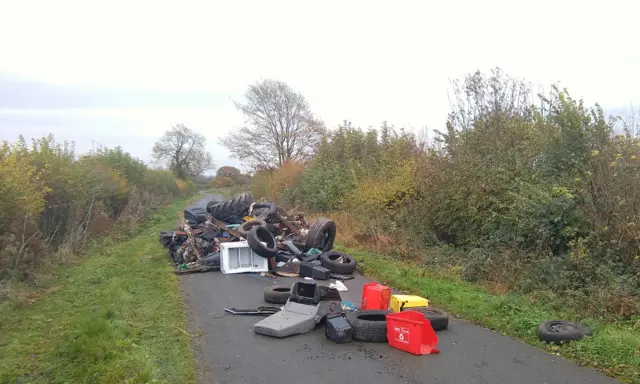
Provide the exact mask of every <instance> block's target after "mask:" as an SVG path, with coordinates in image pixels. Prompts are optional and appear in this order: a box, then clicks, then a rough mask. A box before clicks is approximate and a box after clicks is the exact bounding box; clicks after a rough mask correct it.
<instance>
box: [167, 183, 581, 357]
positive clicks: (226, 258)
mask: <svg viewBox="0 0 640 384" xmlns="http://www.w3.org/2000/svg"><path fill="white" fill-rule="evenodd" d="M336 230H337V229H336V224H335V223H334V222H333V221H332V220H330V219H327V218H317V219H315V220H314V221H313V222H312V223H311V224H309V223H308V222H307V220H306V218H305V216H304V214H303V213H302V212H297V211H296V210H291V211H284V210H283V209H281V208H280V207H277V206H276V205H275V204H273V203H270V202H263V201H260V202H255V201H254V200H253V197H252V196H251V194H249V193H242V194H239V195H237V196H234V197H233V198H231V199H229V200H225V201H222V202H219V201H215V200H212V201H210V202H208V203H207V204H206V208H204V209H203V208H201V207H198V206H191V207H187V208H186V209H185V210H184V211H183V212H182V213H181V215H180V223H179V225H178V228H177V229H176V230H173V231H163V232H161V233H160V243H161V244H162V245H163V246H164V247H165V248H167V249H168V251H169V255H170V257H171V260H172V261H173V262H174V263H175V265H176V270H175V272H176V273H177V274H186V273H194V272H209V271H218V270H219V271H221V272H222V273H223V274H235V273H258V274H261V275H262V276H268V277H271V278H275V277H276V276H281V277H293V278H303V279H296V281H295V282H293V283H292V284H290V285H272V286H269V287H267V288H266V289H265V290H264V292H263V294H264V301H265V302H266V303H270V304H277V305H282V306H281V307H278V306H269V305H265V306H261V307H258V308H255V309H238V308H225V311H226V312H228V313H229V314H231V315H256V316H266V318H264V319H262V320H260V321H258V322H257V323H256V324H255V325H254V327H253V331H254V333H256V334H262V335H267V336H271V337H277V338H283V337H288V336H292V335H297V334H303V333H307V332H311V331H313V330H314V329H315V328H316V326H318V325H319V324H324V328H325V335H326V337H327V338H329V339H331V340H333V341H335V342H336V343H346V342H350V341H351V340H358V341H364V342H387V343H388V344H389V345H390V346H392V347H394V348H397V349H400V350H403V351H406V352H409V353H412V354H416V355H424V354H432V353H439V352H440V350H439V349H438V348H437V343H438V336H437V335H436V333H435V332H436V331H441V330H444V329H447V328H448V326H449V315H448V314H447V313H446V312H445V311H442V310H440V309H438V308H434V307H432V306H430V305H429V301H428V300H427V299H426V298H423V297H420V296H415V295H397V294H396V295H392V294H391V289H390V288H389V287H387V286H384V285H382V284H379V283H369V284H365V285H364V287H363V290H362V300H361V302H360V303H359V306H356V305H354V304H353V303H351V302H345V301H343V300H342V297H341V294H340V292H344V291H347V290H348V289H347V287H346V286H345V284H344V283H342V281H345V280H350V279H352V278H353V274H354V273H355V271H356V269H357V262H356V260H355V258H353V256H351V255H349V254H346V253H341V252H336V251H334V250H332V249H333V243H334V241H335V238H336ZM329 279H335V282H333V283H331V284H327V283H326V282H325V283H321V282H316V280H321V281H322V280H329ZM538 333H539V336H540V338H541V340H544V341H547V342H560V341H565V340H578V339H580V338H582V336H584V335H588V334H590V330H589V329H588V328H586V327H582V326H581V325H579V324H576V323H569V322H566V321H560V320H554V321H549V322H544V323H543V324H541V325H540V328H539V330H538Z"/></svg>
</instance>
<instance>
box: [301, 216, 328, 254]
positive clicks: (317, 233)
mask: <svg viewBox="0 0 640 384" xmlns="http://www.w3.org/2000/svg"><path fill="white" fill-rule="evenodd" d="M335 240H336V223H335V222H333V221H332V220H329V219H327V218H324V217H320V218H318V219H316V221H314V222H313V224H311V228H309V232H308V233H307V237H306V241H305V252H306V251H308V250H310V249H311V248H317V249H319V250H320V251H322V252H328V251H330V250H331V249H332V248H333V242H334V241H335Z"/></svg>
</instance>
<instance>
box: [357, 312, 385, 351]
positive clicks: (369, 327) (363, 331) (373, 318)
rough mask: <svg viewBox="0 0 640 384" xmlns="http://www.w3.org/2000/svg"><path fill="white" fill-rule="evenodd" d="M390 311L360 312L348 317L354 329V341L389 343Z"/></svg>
mask: <svg viewBox="0 0 640 384" xmlns="http://www.w3.org/2000/svg"><path fill="white" fill-rule="evenodd" d="M389 313H391V311H389V310H359V311H355V312H351V313H349V314H348V315H347V322H348V323H349V325H350V326H351V328H352V329H353V339H354V340H359V341H368V342H371V343H384V342H386V341H387V318H386V315H387V314H389Z"/></svg>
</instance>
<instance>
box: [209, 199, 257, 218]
mask: <svg viewBox="0 0 640 384" xmlns="http://www.w3.org/2000/svg"><path fill="white" fill-rule="evenodd" d="M251 204H253V197H252V196H251V193H249V192H245V193H241V194H239V195H236V196H234V197H233V198H231V199H229V200H225V201H223V202H221V203H218V204H216V205H214V206H213V207H211V215H212V216H213V217H214V218H216V219H218V220H222V221H224V222H226V223H228V224H242V218H243V217H244V216H246V214H247V212H248V211H249V207H250V206H251Z"/></svg>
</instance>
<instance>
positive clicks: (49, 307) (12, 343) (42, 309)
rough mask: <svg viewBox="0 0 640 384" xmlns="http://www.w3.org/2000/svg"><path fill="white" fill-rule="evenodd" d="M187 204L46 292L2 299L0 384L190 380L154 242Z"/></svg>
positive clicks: (174, 292)
mask: <svg viewBox="0 0 640 384" xmlns="http://www.w3.org/2000/svg"><path fill="white" fill-rule="evenodd" d="M186 203H187V199H181V200H179V201H176V202H175V203H174V204H172V205H171V206H169V207H168V208H166V209H164V210H162V211H161V212H159V213H157V214H155V215H154V216H153V217H152V218H151V220H150V221H149V222H148V223H146V224H145V225H144V226H141V227H138V230H137V231H135V232H134V233H135V234H133V235H130V236H128V237H125V236H123V235H122V234H120V235H113V236H112V237H105V238H103V239H101V240H100V241H99V242H98V244H96V245H95V246H93V247H91V249H90V250H89V251H88V253H87V255H86V257H85V258H83V259H82V260H81V261H79V262H77V263H75V264H74V265H67V266H63V267H59V268H57V269H56V270H55V271H54V272H53V276H54V277H52V278H51V279H49V281H47V282H46V284H45V286H44V287H41V288H39V289H38V290H37V291H34V290H31V291H30V292H25V290H26V289H27V288H24V287H23V288H22V289H20V290H19V291H16V295H15V297H16V298H15V299H14V300H11V301H4V302H2V303H0V382H1V383H129V384H133V383H150V382H154V383H164V382H166V383H190V382H193V381H194V379H195V375H194V373H195V367H194V363H193V359H192V354H191V347H190V340H189V336H188V334H187V333H186V331H185V330H184V329H185V324H186V321H185V314H184V309H183V302H182V296H181V294H180V290H179V286H178V280H177V278H176V276H175V275H174V274H172V273H171V270H172V269H171V267H170V266H169V263H168V262H167V255H166V252H165V250H164V249H163V248H161V247H160V246H159V244H158V233H159V231H160V230H162V229H170V228H173V226H174V225H175V223H176V220H177V218H178V216H177V214H178V212H179V211H180V210H182V209H183V207H184V206H185V205H186ZM25 297H30V299H28V300H25V299H24V298H25Z"/></svg>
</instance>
